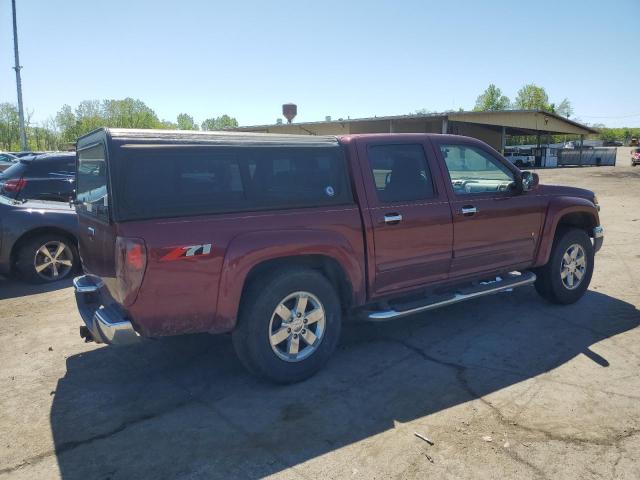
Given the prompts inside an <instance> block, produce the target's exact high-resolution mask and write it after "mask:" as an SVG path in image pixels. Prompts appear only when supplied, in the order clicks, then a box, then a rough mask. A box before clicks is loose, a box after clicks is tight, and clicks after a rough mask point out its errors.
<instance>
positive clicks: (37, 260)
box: [33, 240, 73, 282]
mask: <svg viewBox="0 0 640 480" xmlns="http://www.w3.org/2000/svg"><path fill="white" fill-rule="evenodd" d="M33 266H34V268H35V270H36V273H37V274H38V276H40V278H42V279H44V280H47V281H49V282H50V281H53V280H58V279H61V278H64V277H66V276H67V275H68V274H69V272H70V271H71V269H72V268H73V252H72V251H71V248H70V247H69V246H68V245H67V244H66V243H64V242H60V241H57V240H56V241H51V242H47V243H45V244H44V245H42V246H41V247H40V248H38V250H36V254H35V256H34V258H33Z"/></svg>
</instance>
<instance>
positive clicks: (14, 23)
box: [11, 0, 29, 151]
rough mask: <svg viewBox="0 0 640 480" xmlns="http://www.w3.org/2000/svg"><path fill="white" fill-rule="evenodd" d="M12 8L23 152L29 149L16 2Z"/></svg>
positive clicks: (12, 4)
mask: <svg viewBox="0 0 640 480" xmlns="http://www.w3.org/2000/svg"><path fill="white" fill-rule="evenodd" d="M11 6H12V7H13V51H14V53H15V57H16V66H15V67H13V69H14V70H15V71H16V86H17V88H18V117H19V121H20V148H21V149H22V150H23V151H24V150H27V149H28V148H29V146H28V145H27V131H26V130H25V128H24V107H23V106H22V79H21V78H20V69H21V68H22V67H21V66H20V56H19V55H18V23H17V22H16V0H11Z"/></svg>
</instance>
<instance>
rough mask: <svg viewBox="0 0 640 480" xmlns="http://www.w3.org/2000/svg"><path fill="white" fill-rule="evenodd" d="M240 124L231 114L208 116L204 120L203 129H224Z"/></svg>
mask: <svg viewBox="0 0 640 480" xmlns="http://www.w3.org/2000/svg"><path fill="white" fill-rule="evenodd" d="M237 126H238V121H237V120H236V119H235V118H233V117H230V116H229V115H226V114H225V115H222V116H220V117H212V118H207V119H206V120H205V121H204V122H202V125H201V127H202V130H224V129H225V128H233V127H237Z"/></svg>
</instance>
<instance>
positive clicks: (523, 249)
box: [434, 137, 544, 279]
mask: <svg viewBox="0 0 640 480" xmlns="http://www.w3.org/2000/svg"><path fill="white" fill-rule="evenodd" d="M434 143H435V150H436V153H437V154H438V155H439V156H440V160H441V162H442V164H443V165H444V166H445V175H446V172H448V174H449V178H450V183H449V185H448V191H449V196H450V201H451V211H452V214H453V236H454V242H453V260H452V262H451V272H450V276H451V278H452V279H453V278H456V277H463V276H467V275H473V274H478V273H481V272H489V271H495V270H500V269H502V268H505V269H508V268H509V267H520V266H523V265H525V266H526V265H528V264H530V263H531V262H532V261H533V256H534V253H535V247H536V245H537V241H538V236H539V235H540V229H541V225H542V218H543V213H544V201H543V200H542V199H540V198H539V197H538V196H536V194H535V192H517V191H516V190H515V189H514V185H515V183H514V182H515V178H516V172H517V170H516V169H515V167H513V166H512V165H510V164H509V162H507V161H506V160H504V159H502V158H500V157H499V155H498V154H497V152H492V151H491V149H489V148H488V147H486V146H485V145H484V144H482V143H480V142H476V141H474V140H471V139H460V140H454V141H451V137H446V138H444V139H442V140H436V141H435V142H434Z"/></svg>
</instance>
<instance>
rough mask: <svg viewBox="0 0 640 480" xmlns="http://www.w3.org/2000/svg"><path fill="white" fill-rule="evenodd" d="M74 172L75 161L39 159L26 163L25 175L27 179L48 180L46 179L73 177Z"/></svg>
mask: <svg viewBox="0 0 640 480" xmlns="http://www.w3.org/2000/svg"><path fill="white" fill-rule="evenodd" d="M74 170H75V161H73V160H72V161H71V162H69V161H68V160H67V159H64V158H61V159H55V158H54V159H51V158H47V159H39V160H32V161H31V162H28V163H27V173H26V174H25V175H26V176H28V177H40V178H48V177H56V176H60V175H68V176H71V175H73V172H74Z"/></svg>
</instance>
